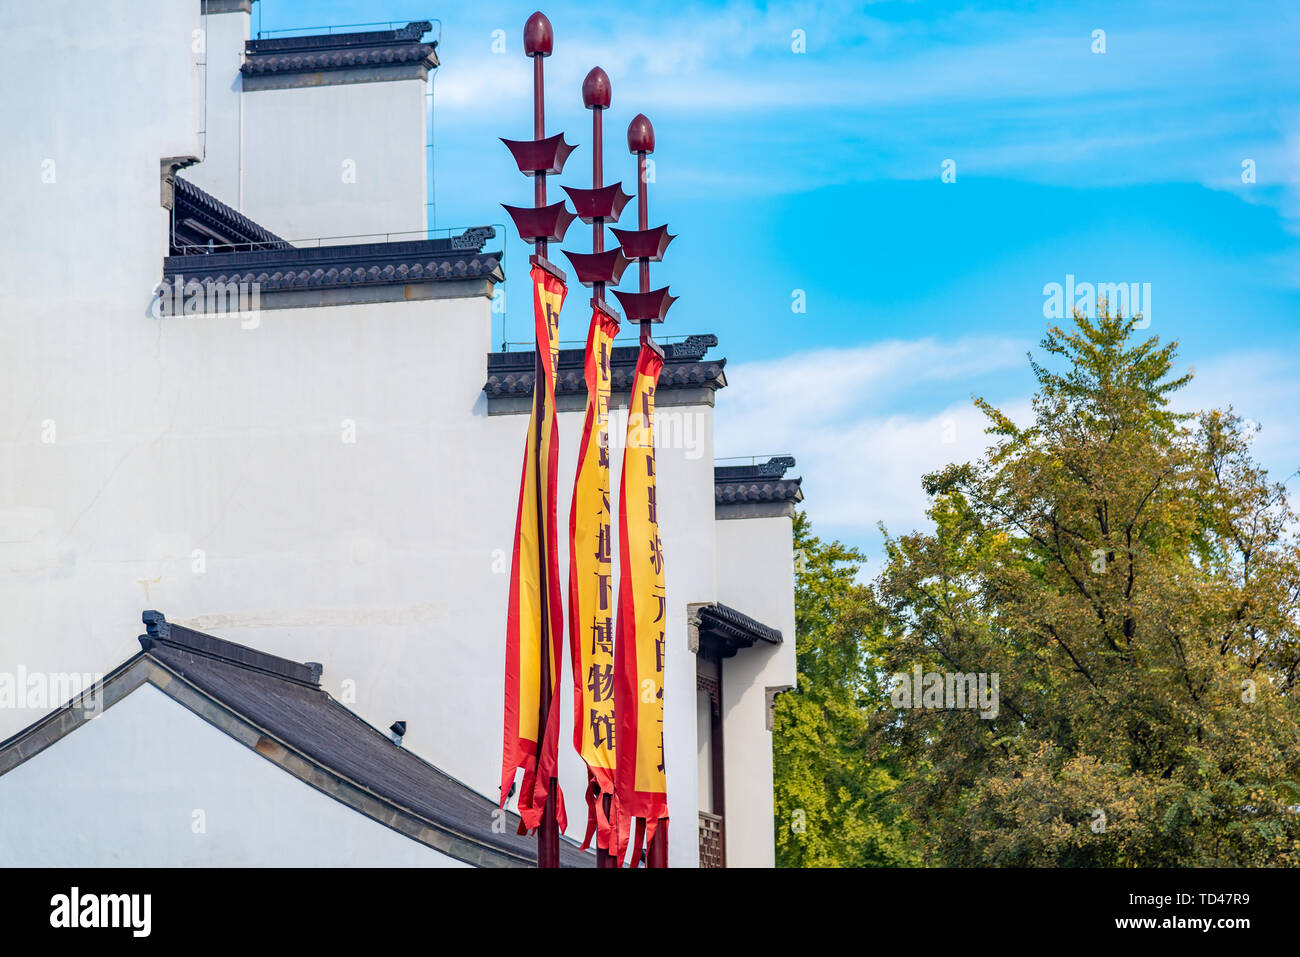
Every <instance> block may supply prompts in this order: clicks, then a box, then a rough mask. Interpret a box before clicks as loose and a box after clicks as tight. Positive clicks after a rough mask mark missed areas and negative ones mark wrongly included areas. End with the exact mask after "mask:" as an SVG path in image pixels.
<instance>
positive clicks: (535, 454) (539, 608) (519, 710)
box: [501, 265, 568, 832]
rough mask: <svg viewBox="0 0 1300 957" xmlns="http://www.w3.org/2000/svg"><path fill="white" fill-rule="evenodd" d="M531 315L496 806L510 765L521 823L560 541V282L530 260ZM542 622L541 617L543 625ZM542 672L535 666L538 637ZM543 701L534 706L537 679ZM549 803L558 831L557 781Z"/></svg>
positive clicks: (545, 727) (541, 777) (538, 770)
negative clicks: (531, 365) (533, 337)
mask: <svg viewBox="0 0 1300 957" xmlns="http://www.w3.org/2000/svg"><path fill="white" fill-rule="evenodd" d="M532 282H533V317H534V321H535V324H536V332H537V378H536V381H535V382H534V383H533V410H532V415H531V417H530V419H529V423H528V439H527V442H526V444H525V451H524V468H523V476H522V478H521V479H520V483H519V509H518V512H517V517H516V519H515V541H514V554H513V558H512V559H511V566H510V603H509V611H508V613H507V618H506V669H505V674H506V687H505V732H504V742H503V745H502V758H501V807H505V804H506V799H507V797H508V796H509V793H510V787H511V785H512V784H513V783H514V778H515V771H516V769H518V768H523V770H524V777H523V782H522V787H521V789H520V793H519V800H518V808H519V816H520V818H521V821H522V823H521V825H520V828H521V831H522V830H524V829H527V830H532V829H534V828H536V827H537V826H538V825H539V824H540V823H541V819H542V812H543V810H544V808H545V806H546V798H547V794H548V791H549V788H550V784H551V779H552V778H554V777H555V776H556V773H557V772H556V764H557V761H558V758H559V738H560V695H559V694H557V693H555V692H557V691H558V690H559V680H560V667H561V657H560V656H561V655H562V654H563V642H564V609H563V607H562V605H561V592H560V558H559V541H558V533H557V529H556V525H557V520H556V492H557V488H558V477H557V472H558V457H559V441H558V436H557V434H556V425H555V372H556V361H557V358H558V352H559V345H558V334H559V319H560V307H561V306H563V305H564V296H565V292H566V289H565V285H564V283H563V282H562V281H561V280H560V279H558V278H557V277H555V276H553V275H551V274H550V273H549V272H547V271H546V270H544V269H542V268H540V267H539V266H536V265H534V266H533V269H532ZM543 622H545V625H543ZM543 641H545V642H547V643H548V644H547V645H546V646H545V648H546V656H545V657H546V662H547V672H548V673H547V674H546V675H545V676H543V674H542V658H543V644H542V642H543ZM544 680H545V681H546V682H547V686H546V687H547V688H549V689H550V691H551V694H550V707H549V709H548V710H547V713H546V714H545V715H543V714H541V707H542V701H543V698H544V694H543V684H542V682H543V681H544ZM555 791H556V793H555V799H556V801H555V804H556V807H555V810H556V818H557V820H558V822H559V826H560V831H561V832H563V831H564V829H565V827H566V826H567V823H568V822H567V818H566V815H565V810H564V798H563V795H562V794H561V793H560V789H559V783H558V781H557V782H556V789H555Z"/></svg>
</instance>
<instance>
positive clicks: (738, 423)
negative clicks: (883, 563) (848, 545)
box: [715, 337, 1028, 544]
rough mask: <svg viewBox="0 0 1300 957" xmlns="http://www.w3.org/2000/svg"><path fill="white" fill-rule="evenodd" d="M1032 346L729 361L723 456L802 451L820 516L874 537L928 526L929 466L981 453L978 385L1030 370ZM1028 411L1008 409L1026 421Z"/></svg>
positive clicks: (869, 539) (936, 346)
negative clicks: (925, 486) (880, 526)
mask: <svg viewBox="0 0 1300 957" xmlns="http://www.w3.org/2000/svg"><path fill="white" fill-rule="evenodd" d="M1025 348H1026V343H1024V342H1018V341H1015V340H1011V339H997V338H987V337H981V338H967V339H961V340H956V341H952V342H939V341H937V340H935V339H932V338H927V339H917V340H894V341H889V342H882V343H877V344H874V345H869V346H862V347H858V348H852V349H825V350H818V351H814V352H806V353H800V354H797V355H793V356H790V357H788V358H783V359H777V360H772V361H764V362H749V363H739V364H736V365H734V366H729V367H728V369H727V379H728V382H729V383H730V385H729V387H728V388H727V390H726V391H725V392H723V393H721V394H720V395H719V397H718V411H717V420H716V421H717V425H716V444H715V447H716V450H717V454H718V455H719V456H727V455H750V454H754V453H758V454H767V453H777V452H788V453H790V454H792V455H794V456H795V458H796V460H797V461H798V465H797V467H796V469H795V473H797V474H800V475H802V476H804V485H803V488H804V494H805V495H806V497H807V506H806V508H807V509H808V512H809V514H810V515H811V516H812V518H813V520H814V522H815V523H817V524H818V525H819V526H822V527H831V528H834V529H836V530H837V531H839V532H840V533H842V534H850V533H851V534H852V535H853V537H854V538H855V540H856V541H858V542H860V543H863V544H867V543H870V544H874V543H875V542H876V541H878V537H877V534H876V532H875V525H876V523H877V522H880V521H883V522H884V523H885V524H886V525H888V526H889V528H890V529H891V531H898V532H901V531H906V530H908V529H911V528H915V527H919V526H922V525H924V524H925V522H926V519H925V508H926V499H925V495H924V493H923V492H922V491H921V476H922V475H923V474H925V473H926V472H930V471H934V470H936V469H939V468H942V467H943V466H944V465H946V464H947V463H949V462H961V461H967V460H970V459H975V458H978V457H979V455H980V454H981V452H982V451H983V449H984V448H985V447H986V446H987V445H988V437H987V436H986V435H985V434H984V428H985V425H986V421H985V419H984V416H983V415H982V414H981V413H980V412H979V411H978V410H977V409H975V407H974V405H973V404H972V402H971V399H970V394H971V393H972V392H973V391H976V389H975V386H977V385H979V384H980V381H981V379H982V378H983V377H985V376H988V375H990V374H997V373H1001V372H1005V371H1006V370H1008V369H1013V368H1020V367H1023V366H1024V365H1025ZM902 405H906V406H907V408H906V409H903V408H900V406H902ZM1027 408H1028V407H1027V403H1025V402H1023V401H1021V402H1017V403H1015V404H1012V405H1009V406H1006V407H1004V411H1005V412H1007V413H1008V414H1009V415H1011V416H1012V417H1013V418H1021V417H1023V416H1024V415H1025V413H1026V411H1027Z"/></svg>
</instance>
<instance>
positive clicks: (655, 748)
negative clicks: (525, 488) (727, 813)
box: [614, 343, 668, 867]
mask: <svg viewBox="0 0 1300 957" xmlns="http://www.w3.org/2000/svg"><path fill="white" fill-rule="evenodd" d="M663 364H664V360H663V354H662V353H661V352H660V351H659V349H658V348H657V347H656V346H655V345H654V344H653V343H643V344H642V346H641V354H640V356H639V358H638V359H637V364H636V377H635V379H634V380H633V383H632V393H631V396H630V397H629V400H628V416H627V445H626V447H625V449H624V452H623V471H622V475H621V477H620V481H619V502H618V514H619V592H618V615H617V619H616V627H615V642H614V670H615V674H616V675H617V677H616V680H615V713H616V714H617V715H618V752H619V760H618V765H617V769H616V794H617V801H618V805H619V809H620V810H619V813H620V815H621V816H623V818H624V819H626V820H628V821H630V820H631V819H633V818H635V819H637V838H636V841H635V845H634V847H633V850H632V857H631V860H630V862H629V863H630V865H631V866H633V867H635V866H636V863H637V860H638V858H639V857H640V848H641V841H642V838H643V837H644V840H645V841H646V843H647V844H648V843H649V842H650V841H651V840H653V838H654V834H655V831H656V830H657V829H658V827H659V826H660V822H661V821H663V822H665V823H666V822H667V818H668V796H667V783H666V778H665V773H664V653H665V645H664V626H665V614H664V611H665V609H664V555H663V544H662V542H661V541H660V539H659V514H658V501H657V493H658V488H657V484H656V476H655V449H654V403H655V389H656V388H657V387H658V383H659V373H660V371H661V370H662V369H663ZM626 842H627V836H626V835H625V834H620V836H619V845H618V848H617V852H616V855H615V856H616V857H617V858H618V859H619V861H620V863H621V861H622V857H623V853H624V850H625V849H626Z"/></svg>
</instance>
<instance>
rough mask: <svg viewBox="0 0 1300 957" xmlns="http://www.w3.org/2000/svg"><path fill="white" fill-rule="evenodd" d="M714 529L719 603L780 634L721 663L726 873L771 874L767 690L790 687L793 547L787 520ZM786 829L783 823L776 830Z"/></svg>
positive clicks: (732, 522) (722, 524)
mask: <svg viewBox="0 0 1300 957" xmlns="http://www.w3.org/2000/svg"><path fill="white" fill-rule="evenodd" d="M716 524H717V541H718V552H717V555H718V601H720V602H722V603H723V604H726V605H730V606H731V607H733V608H735V609H736V610H737V611H740V612H744V613H745V614H746V615H749V616H750V617H751V618H755V619H757V620H758V621H761V622H762V623H763V624H765V625H770V626H771V627H773V628H778V629H780V631H781V637H782V639H783V641H782V643H781V644H779V645H775V646H773V645H769V644H766V643H764V642H756V643H755V644H754V647H752V648H742V649H740V650H739V651H738V652H737V653H736V655H735V657H732V658H725V659H723V662H722V716H723V726H722V736H723V774H724V776H725V778H724V780H725V783H726V788H725V798H724V799H725V801H726V809H725V810H726V815H725V823H724V835H725V840H726V843H727V866H728V867H772V866H773V865H774V864H775V855H776V848H775V842H774V834H773V830H772V828H773V822H772V813H773V811H772V732H770V731H768V730H767V698H766V689H767V688H769V687H773V688H776V687H782V686H786V685H793V684H794V683H795V633H794V588H793V583H794V545H793V525H792V523H791V520H790V519H789V518H785V517H771V518H738V519H726V520H722V521H719V522H717V523H716ZM778 825H779V826H788V822H778Z"/></svg>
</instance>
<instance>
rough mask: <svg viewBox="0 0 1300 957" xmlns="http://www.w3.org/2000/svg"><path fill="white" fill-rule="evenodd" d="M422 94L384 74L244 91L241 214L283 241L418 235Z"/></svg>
mask: <svg viewBox="0 0 1300 957" xmlns="http://www.w3.org/2000/svg"><path fill="white" fill-rule="evenodd" d="M427 90H428V83H427V82H425V81H422V80H393V81H386V82H380V83H347V84H339V85H334V86H312V87H298V88H294V89H288V90H252V91H245V92H244V94H243V97H242V99H243V109H244V189H243V202H244V206H243V208H242V211H243V212H244V213H245V214H246V215H248V216H250V217H252V218H253V219H254V220H256V221H257V222H259V223H261V224H262V225H263V226H265V227H266V228H267V229H269V230H271V231H272V232H274V233H276V234H278V235H280V236H283V237H284V238H285V239H288V240H290V241H293V240H301V239H314V238H318V237H323V238H329V237H339V236H355V235H359V234H371V233H399V232H411V231H416V232H420V233H421V235H405V236H394V237H393V238H394V239H422V238H424V237H423V235H422V233H423V231H424V230H425V228H426V224H427V211H426V209H425V202H426V201H427V199H428V190H427V178H426V162H427V157H426V156H425V152H426V150H425V145H426V139H425V122H426V117H425V93H426V92H427ZM228 202H229V201H228ZM488 213H489V210H488V209H487V208H486V205H485V209H484V215H485V216H487V215H488ZM489 218H491V217H489ZM382 240H383V237H382V236H381V237H380V238H379V239H378V240H370V241H372V242H374V241H382ZM337 241H339V242H365V241H366V240H357V239H343V240H337Z"/></svg>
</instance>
